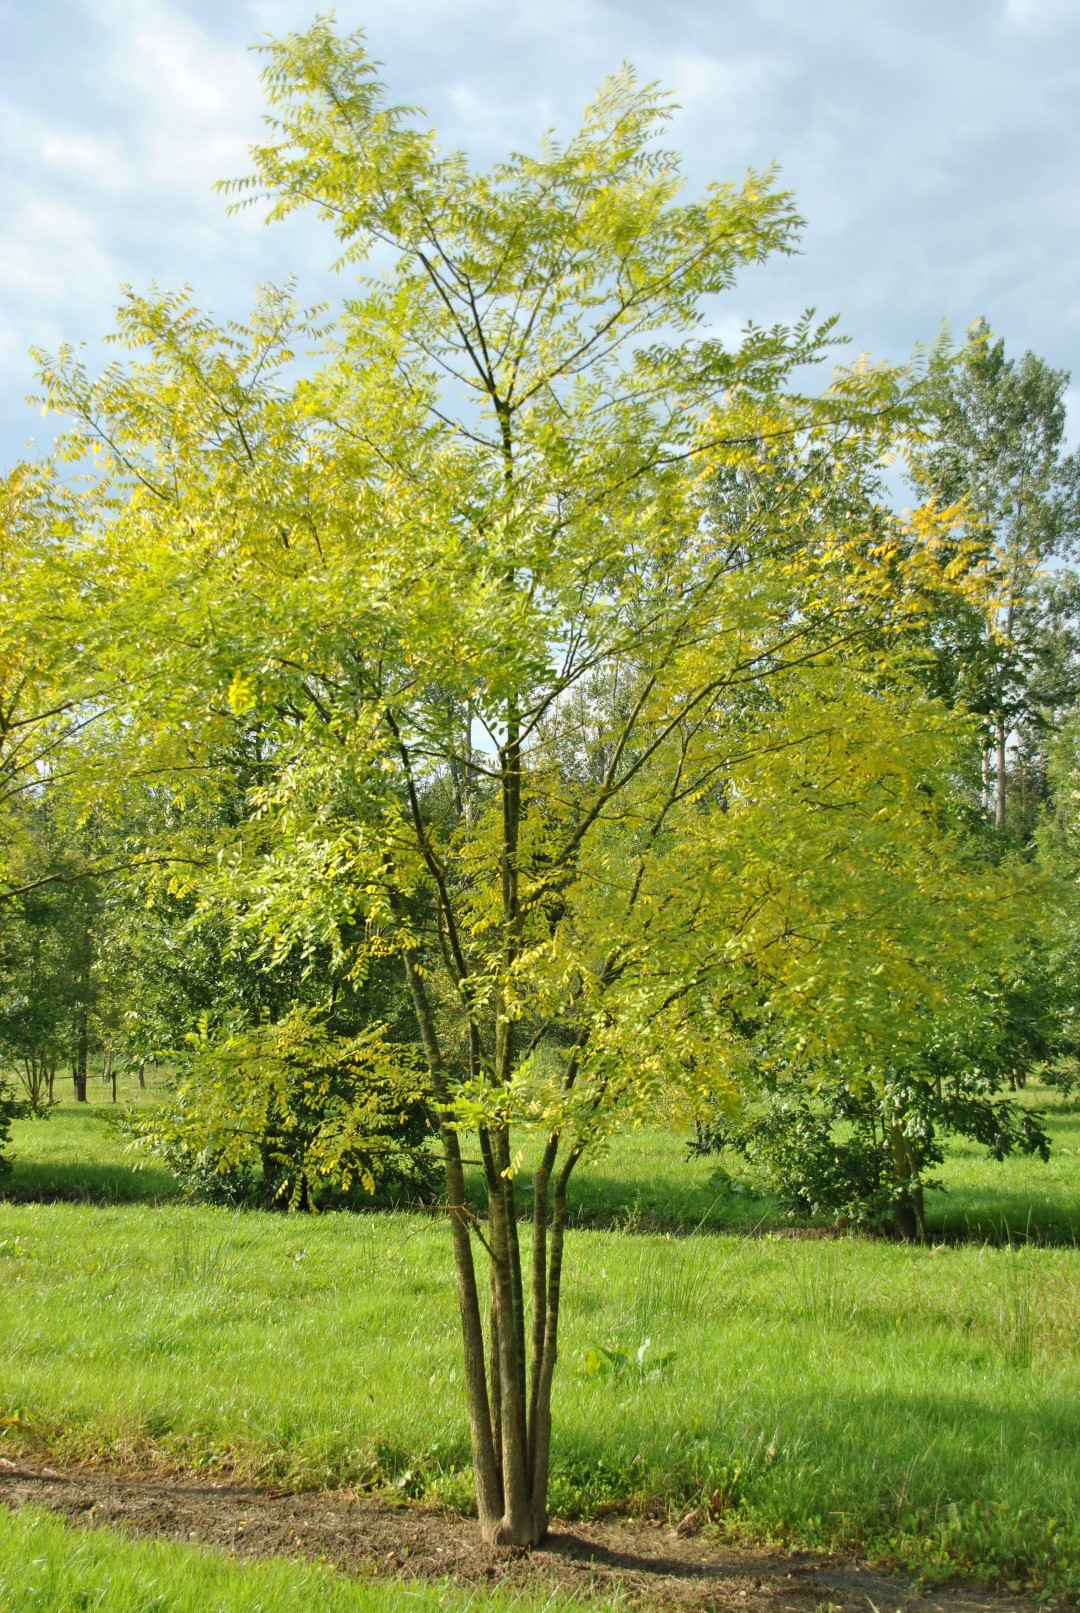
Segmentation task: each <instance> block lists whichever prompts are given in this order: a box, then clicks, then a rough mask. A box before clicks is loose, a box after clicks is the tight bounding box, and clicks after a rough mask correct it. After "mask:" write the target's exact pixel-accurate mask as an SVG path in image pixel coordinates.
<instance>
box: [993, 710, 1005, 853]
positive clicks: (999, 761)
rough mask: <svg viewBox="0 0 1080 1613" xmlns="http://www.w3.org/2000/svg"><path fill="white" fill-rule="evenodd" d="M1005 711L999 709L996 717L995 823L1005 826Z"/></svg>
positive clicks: (997, 826) (997, 825)
mask: <svg viewBox="0 0 1080 1613" xmlns="http://www.w3.org/2000/svg"><path fill="white" fill-rule="evenodd" d="M1006 737H1007V736H1006V732H1005V713H1004V712H1003V711H998V712H996V713H995V718H994V824H995V827H996V828H998V829H1004V827H1005V740H1006Z"/></svg>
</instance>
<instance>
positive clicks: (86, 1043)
mask: <svg viewBox="0 0 1080 1613" xmlns="http://www.w3.org/2000/svg"><path fill="white" fill-rule="evenodd" d="M89 1073H90V1024H89V1017H88V1015H87V1014H86V1013H85V1011H84V1012H83V1014H82V1015H81V1016H80V1019H79V1045H78V1049H77V1052H76V1055H75V1068H74V1070H73V1071H72V1075H73V1077H74V1080H75V1100H76V1102H77V1103H85V1102H86V1101H87V1099H86V1082H87V1078H88V1076H89Z"/></svg>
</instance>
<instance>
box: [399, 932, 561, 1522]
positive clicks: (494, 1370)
mask: <svg viewBox="0 0 1080 1613" xmlns="http://www.w3.org/2000/svg"><path fill="white" fill-rule="evenodd" d="M404 961H405V973H406V978H407V980H408V984H409V989H410V993H411V995H412V999H413V1005H414V1008H415V1010H416V1017H417V1021H418V1024H419V1027H420V1035H421V1040H422V1042H423V1045H424V1053H425V1058H426V1062H427V1065H428V1071H429V1074H430V1075H431V1080H432V1088H433V1091H434V1095H435V1102H436V1106H437V1108H438V1111H439V1115H440V1136H441V1139H442V1145H443V1160H444V1168H445V1174H446V1198H447V1209H448V1211H449V1221H450V1232H451V1238H452V1242H453V1251H454V1270H455V1274H456V1277H457V1289H458V1307H459V1310H460V1314H461V1331H462V1341H463V1344H464V1368H465V1392H466V1400H467V1404H468V1414H469V1435H470V1440H471V1444H472V1455H473V1474H474V1477H475V1481H476V1502H477V1513H478V1517H479V1522H480V1532H481V1535H482V1537H483V1539H484V1540H485V1541H486V1542H487V1543H488V1544H490V1545H495V1546H535V1545H537V1544H538V1543H539V1542H540V1541H541V1540H542V1539H543V1538H544V1536H545V1534H546V1533H547V1526H548V1515H547V1487H548V1470H549V1463H550V1449H551V1384H552V1377H553V1373H554V1369H555V1360H556V1354H557V1349H556V1341H557V1329H558V1318H559V1298H560V1284H561V1277H562V1255H563V1233H564V1227H565V1209H566V1184H567V1181H568V1180H569V1177H570V1172H571V1171H572V1170H573V1167H574V1165H575V1164H576V1162H577V1155H576V1153H574V1152H573V1151H571V1153H570V1154H569V1155H568V1156H567V1159H566V1161H565V1163H564V1164H563V1166H562V1169H561V1170H560V1172H559V1174H558V1176H557V1178H556V1181H555V1190H554V1193H553V1196H552V1209H551V1215H550V1219H549V1215H548V1200H547V1194H548V1182H549V1179H550V1176H551V1172H552V1168H553V1166H554V1163H555V1160H556V1157H557V1154H558V1147H559V1139H558V1138H557V1137H554V1136H553V1137H551V1138H550V1139H549V1141H548V1145H547V1148H546V1149H545V1153H544V1157H543V1160H542V1162H541V1165H540V1167H539V1169H538V1171H537V1174H536V1177H535V1179H534V1187H535V1198H534V1207H533V1251H532V1281H531V1297H532V1305H533V1315H532V1326H531V1350H530V1349H529V1345H528V1335H527V1330H526V1318H525V1307H524V1296H523V1283H522V1262H521V1246H520V1240H519V1235H518V1223H517V1215H516V1209H515V1193H514V1181H513V1172H512V1168H511V1155H510V1142H509V1136H508V1134H507V1132H506V1131H505V1130H502V1131H493V1132H492V1131H488V1130H485V1129H483V1128H481V1130H480V1131H479V1133H478V1141H479V1144H480V1152H481V1156H482V1160H483V1165H484V1176H485V1181H486V1184H487V1189H488V1204H487V1223H486V1226H483V1225H482V1224H481V1223H480V1221H479V1218H478V1217H477V1216H476V1214H475V1213H474V1212H473V1211H472V1209H471V1208H470V1207H469V1205H468V1203H467V1200H466V1196H465V1172H464V1166H463V1161H462V1156H461V1141H460V1137H459V1134H458V1131H457V1128H456V1126H455V1125H454V1123H453V1118H452V1111H451V1108H450V1103H449V1094H448V1091H447V1084H446V1079H445V1074H444V1066H443V1060H442V1053H441V1049H440V1047H439V1041H438V1033H437V1029H436V1025H435V1018H434V1014H433V1012H432V1008H431V1004H430V1002H429V1001H428V997H427V992H426V989H425V985H424V980H423V977H422V975H421V974H420V972H419V971H418V970H417V969H416V967H415V965H414V964H413V961H412V959H411V958H410V956H409V955H408V953H406V954H405V960H404ZM474 1236H475V1237H477V1238H478V1239H479V1241H480V1243H481V1244H482V1246H483V1248H484V1250H485V1252H486V1254H487V1260H488V1275H489V1296H488V1311H489V1323H488V1336H487V1339H486V1340H485V1337H484V1324H483V1313H482V1309H481V1305H480V1295H479V1288H478V1284H477V1279H476V1268H475V1263H474V1259H473V1241H472V1240H473V1237H474Z"/></svg>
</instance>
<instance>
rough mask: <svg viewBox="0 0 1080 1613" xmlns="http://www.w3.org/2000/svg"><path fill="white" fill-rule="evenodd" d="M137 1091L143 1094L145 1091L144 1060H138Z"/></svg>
mask: <svg viewBox="0 0 1080 1613" xmlns="http://www.w3.org/2000/svg"><path fill="white" fill-rule="evenodd" d="M139 1090H140V1092H145V1091H146V1060H145V1059H140V1060H139Z"/></svg>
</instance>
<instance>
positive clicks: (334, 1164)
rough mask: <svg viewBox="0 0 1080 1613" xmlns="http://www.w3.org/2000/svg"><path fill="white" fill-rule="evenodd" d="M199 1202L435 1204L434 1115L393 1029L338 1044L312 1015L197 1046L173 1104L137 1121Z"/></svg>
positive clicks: (205, 1036) (297, 1206) (199, 1040)
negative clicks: (407, 1200) (415, 1200)
mask: <svg viewBox="0 0 1080 1613" xmlns="http://www.w3.org/2000/svg"><path fill="white" fill-rule="evenodd" d="M125 1124H126V1129H127V1130H128V1132H129V1134H130V1135H131V1136H132V1137H133V1138H134V1139H135V1140H136V1141H138V1142H140V1143H142V1144H143V1145H144V1146H146V1147H148V1148H149V1149H150V1150H151V1151H152V1152H154V1153H156V1154H157V1155H158V1156H159V1157H160V1158H162V1159H163V1160H164V1161H165V1163H166V1164H167V1165H168V1167H169V1169H170V1170H171V1171H172V1172H173V1173H174V1174H175V1175H176V1176H177V1177H178V1178H179V1179H180V1181H181V1182H182V1183H183V1184H184V1185H185V1187H186V1188H187V1190H188V1191H189V1193H190V1194H191V1195H192V1196H193V1197H195V1198H199V1199H203V1200H209V1201H211V1202H217V1203H228V1204H253V1205H261V1206H263V1207H265V1208H270V1209H290V1210H310V1209H325V1208H333V1207H341V1208H345V1207H349V1206H353V1205H357V1204H359V1203H364V1202H366V1203H370V1202H371V1201H372V1199H373V1197H374V1196H375V1195H379V1196H380V1197H383V1198H385V1197H387V1196H393V1197H398V1198H400V1197H403V1196H411V1197H423V1198H427V1197H430V1196H431V1194H432V1191H433V1183H434V1177H435V1165H434V1161H433V1160H432V1158H431V1155H430V1154H429V1152H428V1151H427V1144H428V1141H429V1139H430V1134H431V1124H430V1114H429V1110H428V1107H427V1102H426V1094H425V1091H424V1087H423V1078H422V1076H421V1074H420V1072H419V1069H418V1067H417V1063H416V1060H415V1059H414V1058H413V1056H412V1053H411V1050H410V1049H408V1048H405V1047H402V1046H400V1045H395V1044H393V1043H391V1042H389V1041H387V1039H386V1035H385V1028H384V1027H383V1026H382V1025H375V1026H370V1027H368V1028H367V1029H366V1030H364V1031H361V1032H360V1033H359V1034H357V1035H354V1036H339V1035H334V1034H332V1033H331V1032H330V1031H329V1030H328V1029H327V1027H326V1025H325V1023H324V1022H323V1021H322V1020H321V1019H320V1018H319V1017H318V1015H317V1014H316V1013H315V1012H314V1011H313V1010H311V1009H310V1008H300V1007H294V1008H293V1009H291V1010H290V1011H289V1013H287V1014H286V1015H284V1016H283V1017H282V1018H281V1019H279V1020H277V1021H273V1022H271V1021H269V1020H267V1021H263V1022H262V1023H260V1024H257V1025H253V1026H248V1027H246V1028H244V1029H241V1030H235V1031H233V1032H232V1033H230V1034H225V1035H217V1036H212V1035H211V1034H210V1033H209V1032H208V1031H207V1030H206V1028H205V1027H204V1028H203V1030H202V1031H201V1032H200V1033H199V1034H198V1035H197V1036H195V1037H193V1038H192V1041H191V1046H190V1048H189V1050H188V1053H187V1054H186V1055H185V1056H184V1058H183V1060H182V1066H181V1070H180V1073H179V1075H178V1077H177V1079H176V1082H175V1084H174V1090H173V1094H172V1098H171V1101H170V1102H168V1103H166V1104H165V1105H163V1106H162V1107H161V1108H160V1109H157V1110H154V1111H151V1112H149V1113H144V1114H140V1115H137V1116H135V1117H134V1118H132V1119H130V1120H128V1121H127V1122H126V1123H125Z"/></svg>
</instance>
